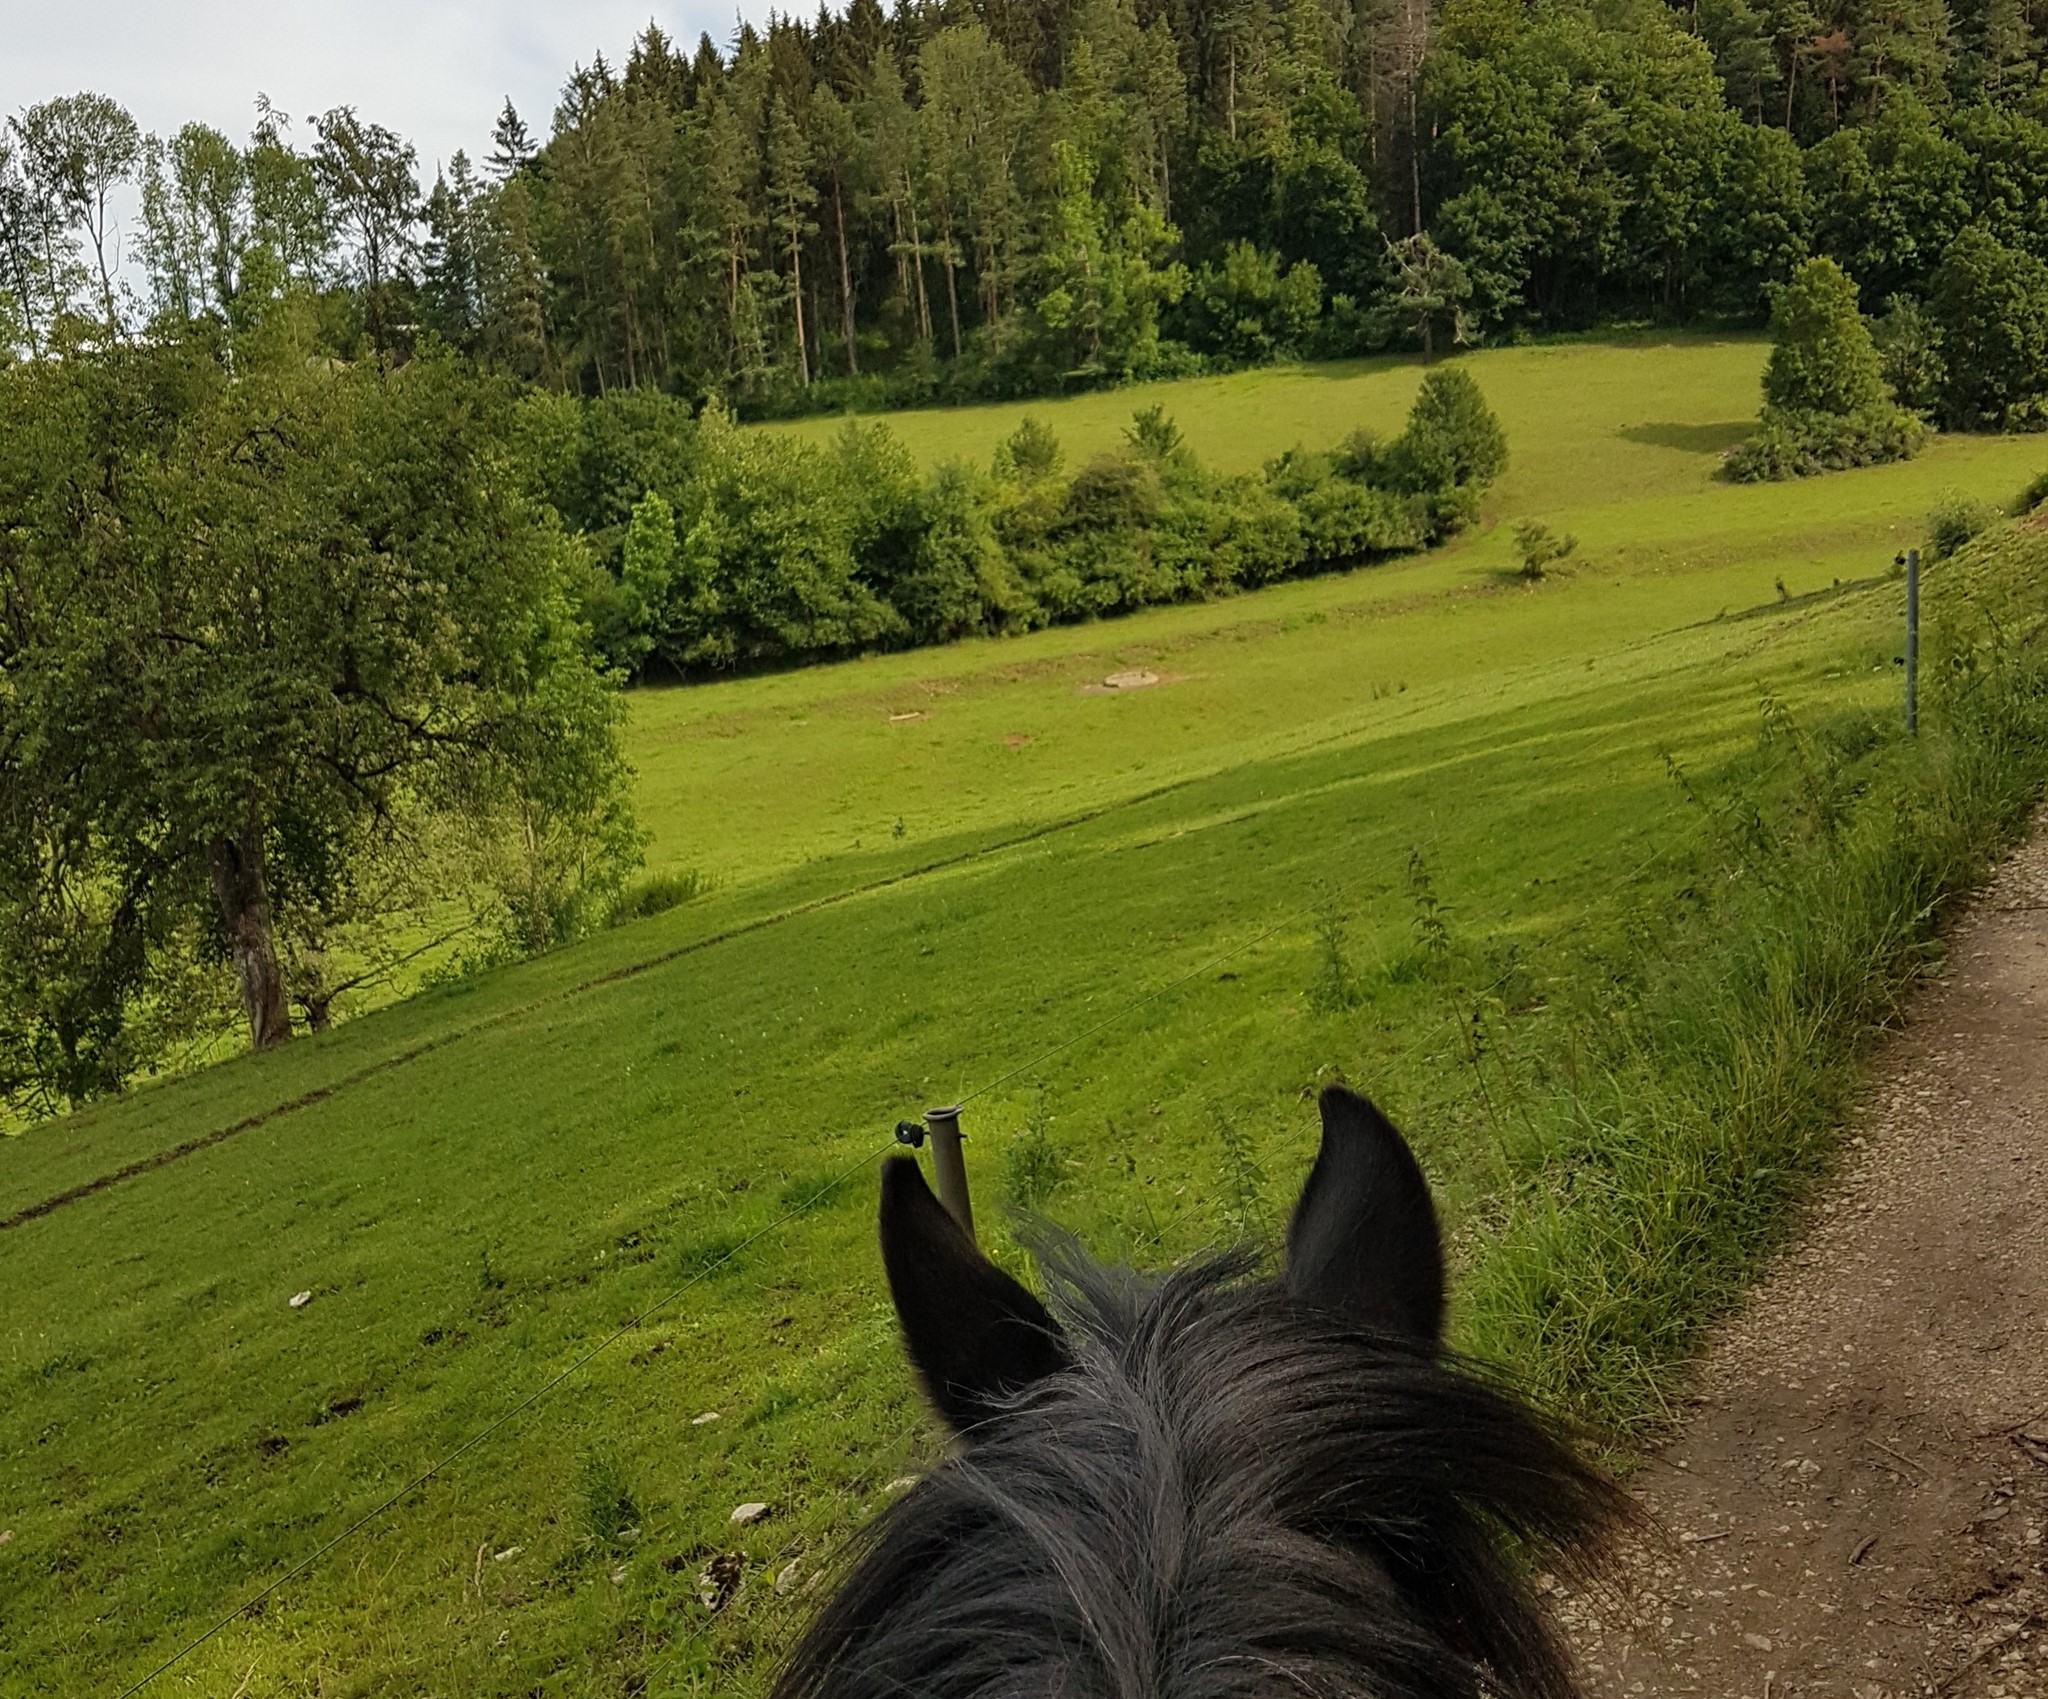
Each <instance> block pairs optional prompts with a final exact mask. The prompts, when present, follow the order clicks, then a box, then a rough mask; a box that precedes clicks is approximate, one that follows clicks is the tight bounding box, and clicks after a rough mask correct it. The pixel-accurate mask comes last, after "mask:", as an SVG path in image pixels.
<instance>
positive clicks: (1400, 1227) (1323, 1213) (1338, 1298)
mask: <svg viewBox="0 0 2048 1699" xmlns="http://www.w3.org/2000/svg"><path fill="white" fill-rule="evenodd" d="M1321 1109H1322V1112H1323V1145H1322V1149H1320V1150H1319V1151H1317V1152H1316V1161H1315V1166H1314V1167H1313V1168H1311V1169H1310V1170H1309V1175H1308V1181H1307V1183H1306V1184H1305V1185H1304V1186H1303V1187H1302V1188H1301V1199H1300V1201H1299V1202H1298V1203H1296V1204H1295V1206H1294V1219H1293V1220H1292V1221H1291V1222H1290V1223H1289V1224H1288V1228H1287V1289H1288V1291H1290V1292H1291V1293H1293V1294H1294V1296H1295V1297H1297V1298H1299V1299H1301V1300H1302V1301H1303V1302H1304V1303H1310V1304H1315V1305H1317V1306H1318V1307H1320V1308H1323V1309H1330V1310H1336V1311H1339V1312H1341V1313H1342V1314H1344V1315H1346V1316H1349V1317H1350V1318H1351V1319H1353V1320H1354V1321H1359V1322H1363V1323H1364V1324H1365V1325H1366V1326H1368V1327H1373V1328H1377V1329H1379V1330H1380V1331H1381V1332H1384V1333H1399V1334H1405V1335H1406V1336H1407V1337H1409V1338H1411V1339H1417V1340H1421V1341H1423V1342H1424V1343H1426V1344H1431V1345H1434V1344H1435V1343H1436V1342H1437V1341H1438V1340H1439V1339H1440V1338H1441V1337H1442V1334H1443V1325H1444V1250H1443V1238H1442V1236H1441V1235H1440V1234H1439V1233H1438V1231H1437V1224H1436V1205H1435V1204H1434V1203H1432V1202H1431V1201H1430V1196H1429V1182H1428V1181H1427V1180H1425V1179H1424V1178H1423V1177H1422V1169H1421V1168H1420V1166H1418V1165H1417V1163H1416V1161H1415V1156H1414V1153H1413V1152H1412V1151H1410V1150H1409V1148H1408V1141H1407V1140H1406V1139H1404V1138H1402V1137H1401V1135H1400V1133H1399V1132H1397V1131H1396V1130H1395V1128H1394V1124H1393V1122H1391V1121H1389V1120H1388V1119H1387V1118H1386V1116H1384V1115H1382V1114H1381V1113H1380V1112H1379V1111H1378V1110H1377V1109H1375V1108H1374V1107H1373V1106H1372V1105H1371V1104H1370V1103H1368V1102H1367V1101H1366V1100H1365V1099H1364V1098H1362V1097H1360V1096H1359V1095H1358V1094H1357V1093H1356V1092H1355V1091H1347V1090H1346V1089H1345V1088H1344V1087H1343V1086H1338V1085H1333V1086H1328V1087H1325V1088H1324V1091H1323V1095H1322V1101H1321Z"/></svg>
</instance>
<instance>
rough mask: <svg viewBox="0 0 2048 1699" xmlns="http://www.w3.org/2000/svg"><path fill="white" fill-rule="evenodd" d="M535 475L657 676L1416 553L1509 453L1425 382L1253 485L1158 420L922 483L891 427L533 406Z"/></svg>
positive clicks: (594, 590) (597, 592)
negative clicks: (771, 425) (1390, 420)
mask: <svg viewBox="0 0 2048 1699" xmlns="http://www.w3.org/2000/svg"><path fill="white" fill-rule="evenodd" d="M522 441H523V453H524V455H525V457H526V463H527V465H528V466H529V468H530V476H531V478H532V479H533V482H534V483H535V485H536V487H537V488H538V490H539V491H540V493H541V494H542V495H543V496H544V498H545V499H546V500H547V501H548V502H549V503H550V504H551V505H552V506H553V507H554V509H555V510H556V511H557V512H559V513H560V514H561V515H562V516H563V518H564V520H565V521H566V522H567V523H568V524H569V525H570V526H571V527H572V528H573V529H575V530H576V531H577V532H579V533H580V534H581V535H582V537H583V538H584V540H585V542H586V544H587V545H588V546H589V549H590V563H589V568H588V572H589V582H588V587H587V589H586V591H585V596H584V609H585V614H586V617H588V618H589V620H590V622H591V625H592V627H593V635H594V638H595V641H596V643H597V646H598V648H599V649H600V650H601V651H602V652H604V653H605V654H606V655H607V656H608V657H609V658H610V659H611V660H612V662H613V663H614V664H615V665H618V666H620V667H622V668H626V669H629V670H632V671H635V672H637V671H640V670H641V669H643V668H644V667H645V666H647V665H648V663H649V662H653V663H655V664H656V665H657V666H658V667H659V669H660V670H662V671H665V672H667V673H670V674H672V675H688V674H692V673H702V672H707V671H713V670H724V669H728V668H733V667H745V666H758V665H763V664H778V663H787V662H790V661H799V660H805V659H812V658H816V657H820V656H824V655H833V654H846V653H850V652H853V651H856V650H860V649H867V648H875V647H883V646H900V645H905V644H921V643H936V642H943V641H946V640H948V639H950V638H955V637H962V636H967V635H970V634H975V633H998V632H1016V631H1027V630H1030V629H1032V628H1034V627H1037V626H1042V625H1048V624H1054V623H1058V622H1062V621H1069V620H1079V619H1089V618H1096V617H1100V616H1105V615H1110V614H1117V613H1123V612H1128V611H1129V610H1131V609H1134V608H1140V607H1145V606H1148V605H1151V604H1154V603H1159V602H1170V601H1179V600H1184V599H1189V598H1196V597H1203V596H1213V595H1221V594H1226V593H1228V592H1230V591H1232V590H1235V589H1239V588H1249V587H1252V586H1255V585H1259V584H1265V583H1270V582H1272V581H1273V580H1275V579H1279V578H1284V577H1288V576H1290V575H1294V574H1299V573H1306V572H1319V571H1327V570H1330V569H1333V568H1338V567H1346V566H1356V565H1360V564H1363V563H1365V562H1369V561H1371V560H1374V559H1377V558H1380V557H1383V556H1386V555H1389V554H1396V553H1402V552H1406V551H1409V550H1413V549H1419V548H1422V547H1425V546H1427V545H1428V544H1430V543H1432V542H1434V541H1436V540H1437V539H1438V538H1440V537H1442V536H1443V535H1445V534H1446V533H1448V532H1450V531H1452V530H1455V529H1457V528H1458V527H1460V526H1462V525H1464V524H1466V523H1467V522H1468V521H1470V520H1471V519H1472V518H1474V517H1475V516H1476V515H1477V512H1478V507H1479V499H1480V496H1481V495H1482V493H1483V492H1484V491H1485V489H1486V487H1487V485H1488V484H1490V483H1491V482H1492V481H1493V479H1494V478H1496V477H1497V476H1498V475H1499V473H1500V471H1501V468H1502V467H1503V466H1504V465H1505V463H1506V459H1507V445H1506V440H1505V438H1504V436H1503V434H1502V431H1501V427H1500V424H1499V422H1498V421H1497V420H1496V419H1495V417H1494V415H1493V413H1492V411H1491V410H1490V409H1489V408H1488V407H1487V405H1486V401H1485V399H1484V397H1483V396H1482V395H1481V394H1480V391H1479V387H1478V385H1477V384H1475V383H1474V382H1473V381H1472V379H1471V377H1470V376H1469V375H1468V374H1466V373H1465V372H1463V371H1461V370H1459V369H1457V368H1456V367H1449V366H1440V367H1437V368H1436V369H1434V370H1432V371H1431V372H1430V373H1429V374H1428V376H1427V377H1425V378H1424V380H1423V384H1422V389H1421V392H1420V393H1419V394H1418V396H1417V397H1416V401H1415V405H1414V407H1413V409H1412V411H1411V412H1410V415H1409V418H1408V422H1407V427H1406V429H1404V430H1403V431H1402V433H1401V434H1400V435H1399V436H1398V437H1395V438H1394V439H1393V440H1392V441H1390V442H1380V441H1377V440H1375V439H1374V438H1373V436H1372V435H1371V434H1370V433H1369V432H1365V431H1358V432H1354V433H1353V434H1352V435H1351V436H1350V437H1348V438H1347V439H1346V440H1345V441H1344V442H1343V443H1342V444H1340V445H1338V446H1337V447H1336V448H1334V449H1332V450H1330V451H1328V452H1309V451H1305V450H1300V449H1296V450H1294V451H1292V452H1290V453H1288V454H1286V455H1283V456H1282V457H1281V458H1279V459H1278V460H1276V461H1274V462H1273V463H1272V464H1270V465H1269V466H1268V467H1266V468H1265V470H1264V471H1263V472H1262V473H1259V474H1256V475H1238V476H1230V475H1224V474H1220V473H1215V472H1211V471H1209V470H1207V469H1205V468H1204V467H1203V466H1202V465H1201V464H1200V462H1199V461H1198V460H1197V459H1196V457H1195V455H1194V454H1193V452H1192V451H1191V450H1190V449H1189V448H1188V447H1187V445H1186V444H1185V443H1184V442H1183V441H1182V440H1181V436H1180V432H1179V430H1178V429H1177V428H1176V427H1175V426H1174V424H1173V422H1172V421H1171V420H1170V419H1168V418H1167V417H1166V415H1165V413H1164V410H1163V409H1161V408H1158V407H1153V408H1150V409H1147V410H1146V411H1144V412H1142V413H1139V414H1137V415H1136V416H1135V418H1134V419H1133V421H1132V424H1131V428H1130V429H1129V430H1128V431H1127V432H1126V434H1125V440H1124V442H1123V443H1122V444H1121V445H1120V446H1119V447H1118V448H1117V449H1115V450H1113V451H1111V452H1109V453H1105V454H1100V455H1097V456H1095V457H1094V458H1093V459H1091V460H1089V461H1087V462H1086V463H1085V464H1083V465H1082V466H1080V467H1078V468H1076V469H1075V470H1073V471H1072V472H1071V473H1070V472H1068V471H1066V470H1065V469H1064V467H1063V465H1062V454H1061V449H1060V445H1059V442H1058V440H1057V438H1056V437H1055V436H1054V435H1053V433H1052V432H1051V431H1050V430H1049V429H1048V428H1047V427H1046V426H1045V425H1044V424H1042V423H1040V422H1039V421H1037V420H1035V419H1031V418H1028V417H1027V418H1026V419H1025V420H1024V421H1023V423H1022V424H1021V425H1020V426H1019V428H1018V430H1017V431H1016V433H1015V434H1014V435H1012V436H1011V437H1010V438H1009V440H1008V441H1006V442H1005V443H1004V444H1003V445H1002V446H1001V447H1000V448H999V449H998V450H997V452H996V455H995V457H994V461H993V464H992V465H991V466H990V467H989V468H988V469H987V470H986V471H983V470H981V469H979V468H976V467H973V466H970V465H967V464H965V463H962V462H957V461H956V462H953V463H950V464H946V465H942V466H940V467H938V468H937V469H936V470H934V471H932V472H930V473H923V472H920V471H919V470H918V468H917V466H916V465H915V463H914V462H913V461H912V459H911V457H910V455H909V453H908V451H907V450H905V449H904V447H903V446H902V444H901V443H900V442H899V441H898V440H897V439H896V437H895V436H894V435H892V434H891V433H890V432H889V430H888V429H887V428H886V427H885V426H880V425H863V424H860V423H858V422H852V421H850V422H849V423H848V424H847V425H846V426H845V427H844V428H843V429H842V431H841V432H840V434H839V436H838V437H837V439H836V440H834V441H833V442H832V443H831V444H829V445H827V446H819V445H815V444H811V443H806V442H803V441H801V440H799V439H797V438H794V437H791V436H788V435H784V434H780V433H774V432H764V431H758V430H742V429H737V428H735V426H734V425H733V423H732V421H731V419H730V418H729V416H727V415H726V414H724V413H723V412H721V411H719V410H717V409H715V408H714V409H711V410H708V411H706V412H705V413H704V414H703V415H702V416H701V417H699V418H697V419H694V420H693V419H691V418H690V417H689V416H688V414H687V412H686V410H685V409H684V408H683V407H682V405H681V404H680V403H678V402H675V401H673V400H670V399H667V398H664V397H660V396H653V395H635V394H623V395H618V396H612V397H607V398H605V399H602V400H599V401H596V402H592V403H587V404H578V403H576V402H574V401H562V400H553V399H544V398H535V399H533V400H531V401H529V403H528V404H527V410H526V415H525V425H524V429H523V431H522Z"/></svg>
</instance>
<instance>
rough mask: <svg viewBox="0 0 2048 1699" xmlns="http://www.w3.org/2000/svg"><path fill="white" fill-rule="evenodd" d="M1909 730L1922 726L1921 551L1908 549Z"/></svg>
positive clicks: (1907, 655)
mask: <svg viewBox="0 0 2048 1699" xmlns="http://www.w3.org/2000/svg"><path fill="white" fill-rule="evenodd" d="M1906 730H1907V731H1909V732H1912V733H1914V734H1916V735H1917V734H1918V732H1919V730H1920V551H1919V550H1918V549H1908V550H1907V551H1906Z"/></svg>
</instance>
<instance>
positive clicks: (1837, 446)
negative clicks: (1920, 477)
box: [1727, 402, 1927, 484]
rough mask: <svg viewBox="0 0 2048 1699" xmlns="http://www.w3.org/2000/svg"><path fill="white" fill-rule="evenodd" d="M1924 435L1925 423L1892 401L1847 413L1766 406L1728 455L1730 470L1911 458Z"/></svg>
mask: <svg viewBox="0 0 2048 1699" xmlns="http://www.w3.org/2000/svg"><path fill="white" fill-rule="evenodd" d="M1926 441H1927V427H1926V426H1925V425H1924V424H1922V423H1921V422H1920V420H1919V419H1918V418H1916V417H1915V416H1914V415H1913V414H1911V413H1908V412H1907V411H1906V410H1905V409H1904V408H1903V407H1894V406H1893V405H1892V404H1891V403H1889V402H1880V403H1878V404H1877V405H1876V406H1874V407H1869V408H1866V409H1864V410H1863V411H1862V412H1860V413H1857V414H1853V415H1850V416H1847V417H1843V416H1841V415H1838V414H1834V413H1798V412H1791V411H1787V410H1785V409H1782V408H1776V407H1766V408H1765V409H1764V412H1763V418H1762V421H1761V426H1760V428H1759V429H1758V431H1757V433H1756V435H1755V436H1753V437H1751V438H1750V439H1749V440H1748V441H1747V442H1745V443H1743V444H1742V445H1741V446H1740V447H1739V448H1737V449H1736V450H1735V451H1734V452H1733V453H1732V454H1730V455H1729V457H1728V461H1727V473H1728V476H1729V477H1730V478H1732V479H1733V480H1734V481H1735V482H1736V483H1738V484H1754V483H1766V482H1774V481H1778V480H1782V479H1785V478H1809V477H1812V476H1814V475H1816V474H1817V473H1821V472H1841V471H1845V470H1847V469H1848V468H1850V467H1852V466H1875V465H1878V464H1879V463H1881V462H1884V461H1888V460H1910V459H1912V458H1913V456H1914V455H1916V454H1918V453H1919V452H1920V450H1921V448H1922V447H1924V446H1925V444H1926Z"/></svg>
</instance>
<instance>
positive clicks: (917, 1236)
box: [882, 1156, 1068, 1433]
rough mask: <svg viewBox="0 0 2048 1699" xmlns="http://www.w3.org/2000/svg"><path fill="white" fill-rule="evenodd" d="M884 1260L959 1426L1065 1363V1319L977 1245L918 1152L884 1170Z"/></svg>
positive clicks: (922, 1363) (929, 1383)
mask: <svg viewBox="0 0 2048 1699" xmlns="http://www.w3.org/2000/svg"><path fill="white" fill-rule="evenodd" d="M882 1266H883V1267H884V1268H885V1269H886V1270H887V1271H888V1274H889V1295H890V1296H891V1297H892V1298H893V1299H894V1300H895V1301H896V1320H897V1322H898V1324H899V1325H900V1326H901V1327H902V1329H903V1343H904V1345H905V1347H906V1348H907V1349H908V1350H909V1352H910V1360H911V1362H912V1363H913V1364H914V1365H915V1366H916V1368H917V1373H918V1378H919V1379H921V1380H922V1381H923V1382H924V1387H925V1391H926V1392H927V1393H929V1394H930V1395H931V1400H932V1403H933V1404H935V1405H936V1406H938V1411H939V1414H940V1415H941V1416H943V1417H945V1419H946V1421H947V1422H948V1423H949V1424H951V1426H952V1428H953V1430H954V1432H956V1433H965V1432H967V1430H968V1429H970V1428H972V1427H974V1426H976V1425H977V1424H978V1423H981V1422H985V1421H987V1420H988V1419H989V1418H990V1417H991V1416H994V1415H996V1414H998V1413H999V1412H1000V1410H1001V1408H1002V1405H1003V1403H1004V1401H1005V1400H1006V1399H1009V1398H1012V1397H1014V1396H1015V1395H1016V1394H1017V1393H1020V1392H1022V1391H1024V1390H1025V1389H1026V1388H1027V1387H1029V1386H1030V1385H1031V1384H1032V1383H1033V1382H1035V1381H1037V1380H1040V1379H1042V1378H1043V1377H1044V1376H1046V1375H1049V1374H1055V1373H1057V1372H1058V1371H1059V1370H1061V1369H1063V1368H1065V1367H1066V1366H1067V1363H1068V1357H1067V1348H1066V1342H1065V1340H1064V1339H1063V1338H1062V1337H1061V1335H1060V1330H1059V1325H1058V1324H1057V1323H1056V1322H1055V1321H1054V1320H1053V1319H1052V1317H1051V1315H1049V1314H1048V1313H1047V1311H1046V1308H1045V1306H1044V1305H1043V1304H1041V1303H1040V1302H1039V1301H1038V1300H1037V1299H1036V1298H1034V1297H1032V1295H1031V1294H1030V1293H1029V1292H1027V1291H1026V1290H1025V1289H1024V1288H1023V1287H1022V1286H1020V1285H1018V1284H1017V1282H1016V1281H1014V1280H1012V1279H1011V1278H1010V1277H1009V1276H1008V1275H1007V1274H1005V1273H1004V1272H1003V1271H1002V1270H1001V1269H999V1268H998V1267H996V1265H995V1264H994V1263H992V1262H990V1261H989V1260H988V1258H987V1257H985V1256H983V1255H982V1254H981V1252H980V1251H978V1250H977V1249H975V1246H974V1241H973V1240H972V1239H970V1238H968V1236H967V1235H966V1234H965V1233H964V1232H962V1231H961V1228H960V1224H959V1223H958V1222H956V1221H955V1220H954V1219H953V1218H952V1216H950V1215H948V1214H947V1213H946V1209H945V1206H944V1205H943V1204H941V1203H940V1202H939V1200H938V1199H937V1198H935V1197H933V1196H932V1194H931V1188H930V1187H928V1186H927V1185H926V1184H925V1183H924V1175H923V1173H922V1172H921V1171H920V1170H919V1168H918V1166H917V1159H916V1158H915V1157H913V1156H899V1157H896V1158H894V1159H892V1160H891V1161H890V1162H889V1164H888V1165H887V1166H886V1167H885V1168H884V1169H883V1170H882Z"/></svg>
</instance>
